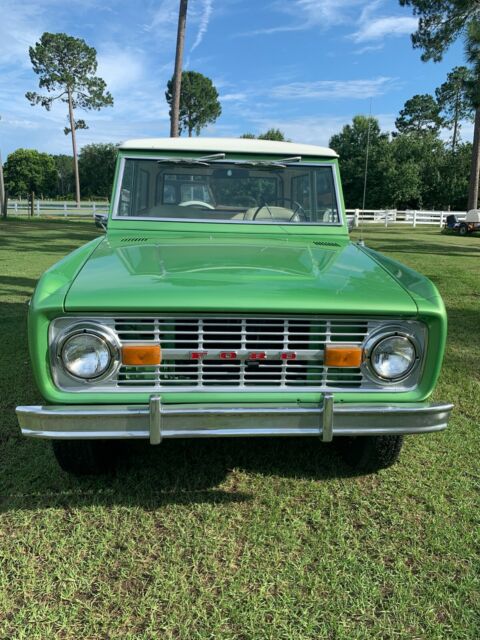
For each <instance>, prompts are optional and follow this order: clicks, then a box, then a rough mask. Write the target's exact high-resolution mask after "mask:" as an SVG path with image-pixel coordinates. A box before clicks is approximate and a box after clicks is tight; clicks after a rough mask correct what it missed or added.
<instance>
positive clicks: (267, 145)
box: [120, 137, 337, 158]
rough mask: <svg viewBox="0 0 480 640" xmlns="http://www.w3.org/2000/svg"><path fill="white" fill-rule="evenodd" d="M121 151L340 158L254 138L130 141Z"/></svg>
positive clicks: (308, 146) (311, 148) (332, 153)
mask: <svg viewBox="0 0 480 640" xmlns="http://www.w3.org/2000/svg"><path fill="white" fill-rule="evenodd" d="M120 149H144V150H149V151H190V152H192V151H201V152H202V153H207V152H208V153H221V152H225V153H268V154H278V155H281V156H283V157H284V158H288V157H290V156H322V157H329V158H336V157H337V154H336V152H335V151H333V150H332V149H328V148H327V147H317V146H314V145H312V144H297V143H296V142H277V141H276V140H255V139H251V138H202V137H195V138H144V139H139V140H127V141H126V142H123V143H122V144H121V145H120Z"/></svg>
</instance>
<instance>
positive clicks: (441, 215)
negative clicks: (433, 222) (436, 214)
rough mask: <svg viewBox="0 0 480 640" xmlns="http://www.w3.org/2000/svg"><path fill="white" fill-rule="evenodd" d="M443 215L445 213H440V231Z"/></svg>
mask: <svg viewBox="0 0 480 640" xmlns="http://www.w3.org/2000/svg"><path fill="white" fill-rule="evenodd" d="M444 215H445V211H442V212H441V214H440V229H441V228H442V227H443V216H444Z"/></svg>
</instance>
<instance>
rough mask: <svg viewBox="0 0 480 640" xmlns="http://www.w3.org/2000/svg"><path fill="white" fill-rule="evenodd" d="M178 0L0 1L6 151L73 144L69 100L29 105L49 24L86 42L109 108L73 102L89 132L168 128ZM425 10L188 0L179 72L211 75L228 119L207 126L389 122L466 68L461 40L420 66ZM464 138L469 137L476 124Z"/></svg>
mask: <svg viewBox="0 0 480 640" xmlns="http://www.w3.org/2000/svg"><path fill="white" fill-rule="evenodd" d="M178 5H179V0H128V1H125V0H116V1H115V2H113V1H111V0H69V1H68V2H65V0H22V1H21V2H19V1H18V0H0V117H1V120H0V152H1V153H2V155H3V158H4V159H5V157H6V156H7V155H8V153H10V152H12V151H14V150H15V149H17V148H19V147H23V148H30V149H37V150H39V151H44V152H48V153H71V140H70V136H65V135H64V133H63V128H64V127H65V126H66V125H67V117H66V116H67V109H66V105H65V104H63V103H57V104H56V105H55V106H54V107H53V108H52V110H51V111H50V112H47V111H46V110H45V109H43V108H42V107H40V106H36V107H32V106H30V104H29V103H28V101H27V100H26V98H25V92H26V91H38V76H36V75H35V73H34V72H33V70H32V67H31V63H30V59H29V55H28V48H29V47H30V46H32V45H34V44H35V42H37V41H38V39H39V38H40V36H41V34H42V33H43V32H44V31H50V32H53V33H57V32H64V33H67V34H69V35H72V36H75V37H78V38H83V39H84V40H85V41H86V42H87V43H88V44H89V45H91V46H93V47H95V49H96V50H97V59H98V70H97V74H98V75H99V76H101V77H102V78H103V79H104V80H105V81H106V82H107V86H108V89H109V90H110V92H111V93H112V95H113V98H114V106H113V107H108V108H105V109H102V110H101V111H99V112H95V111H92V112H80V111H79V112H78V113H77V114H76V117H77V118H84V119H85V120H86V121H87V124H88V125H89V129H88V130H86V131H79V132H78V144H79V146H80V147H82V146H84V145H86V144H90V143H93V142H114V143H117V142H121V141H123V140H128V139H130V138H142V137H162V136H168V135H169V117H168V105H167V103H166V101H165V86H166V83H167V80H168V79H169V78H170V77H171V76H172V73H173V65H174V55H175V38H176V27H177V20H178ZM416 25H417V19H416V18H415V17H413V15H412V13H411V10H410V9H408V8H402V7H400V6H399V3H398V2H397V0H370V1H367V0H189V10H188V16H187V35H186V42H185V56H184V68H185V69H191V70H194V71H199V72H201V73H203V74H204V75H206V76H208V77H210V78H211V79H212V80H213V82H214V84H215V86H216V87H217V90H218V92H219V95H220V101H221V105H222V115H221V116H220V118H219V119H218V120H217V121H216V123H215V124H213V125H211V126H209V127H208V128H206V129H204V130H203V131H202V134H201V135H202V136H220V137H226V136H230V137H231V136H233V137H236V136H239V135H241V134H242V133H247V132H248V133H254V134H259V133H262V132H264V131H266V130H267V129H269V128H270V127H275V128H279V129H281V130H282V131H283V132H284V133H285V135H286V137H287V138H289V139H291V140H293V141H295V142H304V143H310V144H319V145H328V141H329V139H330V137H331V136H332V135H333V134H334V133H337V132H339V131H340V130H341V128H342V127H343V126H344V125H345V124H348V123H349V122H351V119H352V117H353V116H354V115H356V114H368V113H369V112H370V109H371V112H372V114H373V115H374V116H376V117H377V118H378V119H379V121H380V124H381V127H382V129H383V130H385V131H392V130H393V129H394V122H395V118H396V117H397V115H398V112H399V111H400V109H401V108H402V107H403V105H404V103H405V101H406V100H408V99H409V98H411V97H412V96H413V95H415V94H417V93H433V92H434V90H435V88H436V87H438V86H439V85H440V84H441V83H442V82H444V80H445V78H446V75H447V73H448V72H449V71H450V70H451V69H452V68H453V67H454V66H456V65H460V64H463V50H462V46H461V43H457V44H455V45H454V46H453V47H452V48H451V50H450V51H449V52H448V53H447V55H446V56H445V58H444V60H443V61H442V62H441V63H433V62H429V63H423V62H421V60H420V52H419V51H418V50H414V49H413V48H412V45H411V41H410V34H411V33H412V31H414V30H415V29H416ZM462 135H463V139H464V140H469V139H471V136H472V127H471V125H468V124H466V125H465V126H464V128H463V132H462Z"/></svg>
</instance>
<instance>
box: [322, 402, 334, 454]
mask: <svg viewBox="0 0 480 640" xmlns="http://www.w3.org/2000/svg"><path fill="white" fill-rule="evenodd" d="M333 411H334V409H333V395H332V394H331V393H326V394H325V395H324V396H323V407H322V413H323V424H322V440H323V442H331V441H332V438H333Z"/></svg>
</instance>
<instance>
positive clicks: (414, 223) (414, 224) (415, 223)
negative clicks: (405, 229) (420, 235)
mask: <svg viewBox="0 0 480 640" xmlns="http://www.w3.org/2000/svg"><path fill="white" fill-rule="evenodd" d="M416 226H417V212H416V211H414V212H413V228H414V229H415V227H416Z"/></svg>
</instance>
